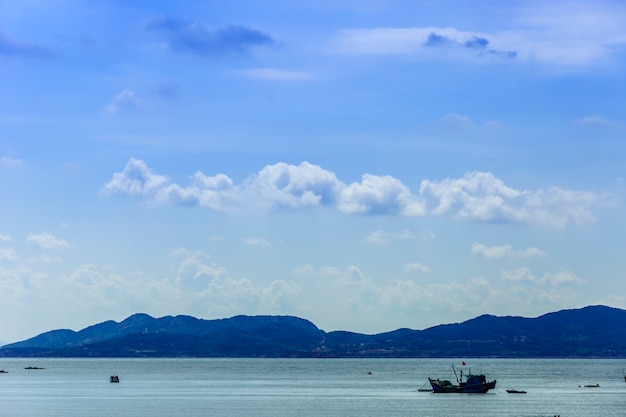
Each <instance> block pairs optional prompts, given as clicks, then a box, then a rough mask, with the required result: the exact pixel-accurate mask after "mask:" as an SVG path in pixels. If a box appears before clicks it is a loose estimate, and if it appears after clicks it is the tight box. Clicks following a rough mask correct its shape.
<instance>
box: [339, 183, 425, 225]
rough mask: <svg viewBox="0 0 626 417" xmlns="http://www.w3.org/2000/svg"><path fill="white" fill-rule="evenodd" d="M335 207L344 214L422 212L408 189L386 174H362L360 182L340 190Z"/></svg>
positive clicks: (409, 213) (413, 213)
mask: <svg viewBox="0 0 626 417" xmlns="http://www.w3.org/2000/svg"><path fill="white" fill-rule="evenodd" d="M337 209H339V211H342V212H344V213H373V214H377V213H397V214H404V215H422V214H425V211H424V208H423V207H422V204H421V203H420V202H419V200H418V199H417V198H416V197H415V196H414V195H413V194H412V193H411V191H410V190H409V189H408V188H407V187H406V186H405V185H404V184H402V182H401V181H400V180H398V179H396V178H394V177H392V176H389V175H386V176H377V175H371V174H364V175H363V176H362V177H361V182H360V183H356V182H355V183H352V184H350V185H348V186H347V187H345V188H344V189H343V190H342V191H341V195H340V198H339V202H338V204H337Z"/></svg>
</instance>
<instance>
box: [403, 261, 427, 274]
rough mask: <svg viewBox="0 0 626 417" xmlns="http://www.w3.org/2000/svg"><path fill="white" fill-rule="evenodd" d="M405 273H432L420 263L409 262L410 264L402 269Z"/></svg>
mask: <svg viewBox="0 0 626 417" xmlns="http://www.w3.org/2000/svg"><path fill="white" fill-rule="evenodd" d="M402 269H403V270H404V271H405V272H414V271H418V272H430V271H432V270H431V269H430V267H428V266H426V265H424V264H422V263H420V262H409V263H408V264H406V265H404V267H403V268H402Z"/></svg>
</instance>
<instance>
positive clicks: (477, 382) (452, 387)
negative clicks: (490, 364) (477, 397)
mask: <svg viewBox="0 0 626 417" xmlns="http://www.w3.org/2000/svg"><path fill="white" fill-rule="evenodd" d="M464 364H465V363H464ZM452 371H453V372H454V376H455V378H456V382H457V383H456V384H453V383H452V382H450V381H449V380H447V379H439V378H437V379H433V378H428V382H430V386H431V387H433V392H435V393H452V392H458V393H468V394H484V393H486V392H487V391H489V390H490V389H493V388H495V387H496V380H495V379H494V380H493V381H487V378H486V377H485V375H484V374H478V375H475V374H472V372H471V371H469V372H468V373H467V375H465V377H464V375H463V370H460V371H459V373H460V376H459V374H457V370H456V368H455V367H454V366H452Z"/></svg>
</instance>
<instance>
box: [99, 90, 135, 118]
mask: <svg viewBox="0 0 626 417" xmlns="http://www.w3.org/2000/svg"><path fill="white" fill-rule="evenodd" d="M140 104H141V101H140V100H139V98H138V97H137V94H136V93H135V92H134V91H133V90H129V89H126V88H125V89H124V90H122V91H121V92H119V93H118V94H117V95H116V96H115V97H114V98H113V100H111V101H110V102H109V104H107V106H106V107H105V108H104V111H105V112H106V113H108V114H112V115H115V114H118V113H120V112H122V111H125V110H129V109H134V108H137V107H139V106H140Z"/></svg>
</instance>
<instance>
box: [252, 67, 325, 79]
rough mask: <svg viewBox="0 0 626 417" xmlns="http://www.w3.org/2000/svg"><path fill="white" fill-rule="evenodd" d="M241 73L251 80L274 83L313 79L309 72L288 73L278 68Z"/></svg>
mask: <svg viewBox="0 0 626 417" xmlns="http://www.w3.org/2000/svg"><path fill="white" fill-rule="evenodd" d="M240 73H241V74H243V75H245V76H247V77H250V78H258V79H263V80H274V81H302V80H310V79H312V78H313V76H312V75H311V74H309V73H308V72H302V71H287V70H282V69H278V68H252V69H247V70H242V71H240Z"/></svg>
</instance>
